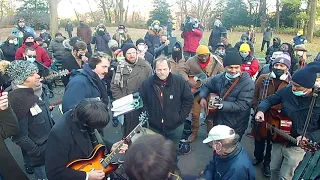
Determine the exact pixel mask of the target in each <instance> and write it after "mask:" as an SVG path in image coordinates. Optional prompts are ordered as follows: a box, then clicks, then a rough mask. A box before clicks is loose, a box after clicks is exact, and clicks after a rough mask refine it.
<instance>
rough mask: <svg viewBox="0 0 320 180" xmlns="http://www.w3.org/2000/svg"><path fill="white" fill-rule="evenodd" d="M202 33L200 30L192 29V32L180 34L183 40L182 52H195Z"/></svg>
mask: <svg viewBox="0 0 320 180" xmlns="http://www.w3.org/2000/svg"><path fill="white" fill-rule="evenodd" d="M202 35H203V32H202V31H201V29H193V30H192V31H184V32H182V35H181V36H182V38H183V39H184V45H183V51H187V52H196V50H197V48H198V46H199V45H200V40H201V38H202Z"/></svg>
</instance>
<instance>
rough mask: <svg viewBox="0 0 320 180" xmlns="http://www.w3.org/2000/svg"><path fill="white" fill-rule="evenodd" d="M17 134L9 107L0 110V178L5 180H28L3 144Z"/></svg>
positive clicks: (16, 127)
mask: <svg viewBox="0 0 320 180" xmlns="http://www.w3.org/2000/svg"><path fill="white" fill-rule="evenodd" d="M18 133H19V122H18V120H17V117H16V115H15V114H14V112H13V110H12V109H11V107H10V106H9V107H8V108H7V109H6V110H0V152H1V153H0V162H2V163H0V177H2V178H3V179H5V180H17V179H19V180H20V179H21V180H28V177H27V176H26V175H25V174H24V172H23V171H22V170H21V169H20V167H19V165H18V164H17V162H16V160H15V159H14V158H13V156H12V155H11V153H10V151H9V150H8V148H7V146H6V144H5V142H4V140H5V139H6V138H8V137H10V136H14V135H17V134H18ZM12 170H14V173H12Z"/></svg>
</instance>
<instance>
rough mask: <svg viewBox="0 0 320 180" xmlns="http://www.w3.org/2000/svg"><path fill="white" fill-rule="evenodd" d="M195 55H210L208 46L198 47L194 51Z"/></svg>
mask: <svg viewBox="0 0 320 180" xmlns="http://www.w3.org/2000/svg"><path fill="white" fill-rule="evenodd" d="M196 53H197V55H202V54H210V51H209V48H208V46H205V45H200V46H199V47H198V48H197V50H196Z"/></svg>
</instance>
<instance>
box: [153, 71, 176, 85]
mask: <svg viewBox="0 0 320 180" xmlns="http://www.w3.org/2000/svg"><path fill="white" fill-rule="evenodd" d="M152 77H153V78H152V79H153V82H154V83H155V84H158V85H161V81H162V80H161V79H159V77H158V76H157V75H156V74H154V75H153V76H152ZM172 83H173V77H172V73H171V72H170V73H169V76H168V77H167V79H166V86H171V85H172ZM152 84H153V83H152Z"/></svg>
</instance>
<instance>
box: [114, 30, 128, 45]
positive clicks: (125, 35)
mask: <svg viewBox="0 0 320 180" xmlns="http://www.w3.org/2000/svg"><path fill="white" fill-rule="evenodd" d="M112 39H114V40H116V41H117V42H118V44H119V47H122V45H123V44H124V43H133V42H132V39H131V36H130V35H129V34H128V33H123V34H121V33H119V32H117V33H115V34H114V35H113V36H112Z"/></svg>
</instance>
